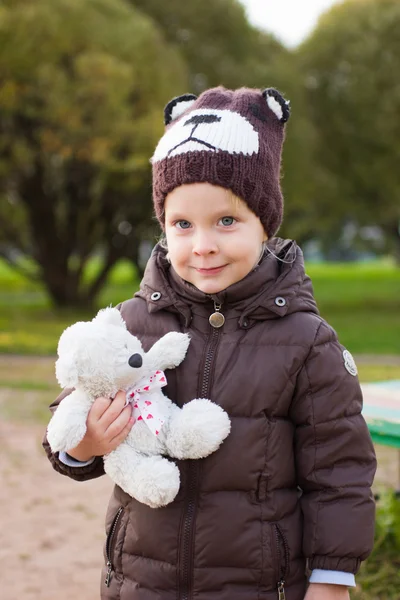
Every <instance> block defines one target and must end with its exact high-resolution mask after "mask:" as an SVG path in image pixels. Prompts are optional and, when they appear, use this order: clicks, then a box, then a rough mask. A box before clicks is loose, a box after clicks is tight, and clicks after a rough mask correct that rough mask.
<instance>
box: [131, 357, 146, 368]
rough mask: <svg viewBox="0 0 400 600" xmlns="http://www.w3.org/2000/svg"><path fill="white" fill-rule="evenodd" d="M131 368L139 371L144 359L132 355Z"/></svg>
mask: <svg viewBox="0 0 400 600" xmlns="http://www.w3.org/2000/svg"><path fill="white" fill-rule="evenodd" d="M128 363H129V366H130V367H133V368H135V369H138V368H139V367H141V366H142V364H143V359H142V357H141V356H140V354H132V356H131V357H130V358H129V360H128Z"/></svg>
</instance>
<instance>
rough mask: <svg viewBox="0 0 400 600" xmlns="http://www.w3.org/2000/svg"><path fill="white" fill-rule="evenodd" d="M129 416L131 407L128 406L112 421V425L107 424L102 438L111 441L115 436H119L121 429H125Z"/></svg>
mask: <svg viewBox="0 0 400 600" xmlns="http://www.w3.org/2000/svg"><path fill="white" fill-rule="evenodd" d="M131 415H132V407H131V405H130V404H128V406H127V407H126V408H124V410H123V411H122V412H120V414H119V415H118V416H117V417H116V418H115V419H114V421H113V422H112V423H110V424H109V426H108V427H107V429H106V430H105V432H104V436H105V437H106V438H107V440H112V439H113V438H114V437H115V436H116V435H119V433H120V432H121V431H122V430H123V428H124V427H126V425H127V424H128V422H129V419H130V418H131Z"/></svg>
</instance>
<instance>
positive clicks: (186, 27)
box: [130, 0, 315, 241]
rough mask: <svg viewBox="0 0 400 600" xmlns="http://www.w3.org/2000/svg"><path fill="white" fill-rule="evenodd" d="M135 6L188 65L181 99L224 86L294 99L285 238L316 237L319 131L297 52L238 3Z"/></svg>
mask: <svg viewBox="0 0 400 600" xmlns="http://www.w3.org/2000/svg"><path fill="white" fill-rule="evenodd" d="M130 2H131V3H132V4H133V5H134V6H135V7H137V8H139V9H140V10H142V11H143V12H145V13H146V14H147V15H148V16H150V17H151V18H152V19H153V20H154V21H155V23H156V24H157V26H159V28H160V29H161V30H162V31H163V33H164V36H165V38H166V39H167V40H168V42H169V44H171V45H174V47H176V48H177V49H179V52H180V53H181V54H182V56H183V57H184V59H185V61H186V64H187V68H188V72H189V77H188V79H189V87H188V88H187V89H177V90H176V94H175V95H179V94H182V93H185V92H192V93H195V94H199V93H201V92H202V91H203V90H204V89H206V88H208V87H213V86H218V85H224V86H225V87H228V88H233V89H234V88H237V87H241V86H248V87H255V88H259V89H264V88H266V87H276V88H278V89H279V90H280V91H281V92H282V93H283V94H284V95H285V96H286V97H287V98H289V99H290V100H291V104H292V108H293V118H292V119H291V120H290V122H289V123H288V126H287V140H286V143H285V146H284V155H283V179H282V187H283V191H284V196H285V219H284V224H283V227H282V231H281V233H282V235H290V236H292V237H294V236H295V237H297V238H298V239H299V240H300V241H302V240H305V239H307V238H308V237H310V235H311V232H312V229H313V225H314V219H313V215H312V198H313V196H315V184H314V181H315V177H314V176H315V168H314V165H313V163H312V153H313V146H314V140H315V132H314V131H313V128H312V125H311V124H310V120H309V118H308V115H307V103H306V95H305V92H306V89H305V86H304V80H303V79H302V77H301V74H300V70H299V68H298V64H297V57H296V56H295V55H294V53H293V52H291V51H290V50H288V49H287V48H285V47H284V46H283V45H282V44H281V43H280V42H279V41H278V40H276V39H275V38H274V37H273V35H271V34H269V33H266V32H263V31H260V30H259V29H257V28H255V27H253V26H252V25H251V24H250V23H249V22H248V20H247V18H246V15H245V11H244V8H243V5H242V4H241V3H240V2H238V1H237V0H192V1H191V2H182V1H181V0H171V1H170V2H168V3H165V2H159V0H130Z"/></svg>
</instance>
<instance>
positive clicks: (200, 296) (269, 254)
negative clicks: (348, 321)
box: [135, 238, 318, 326]
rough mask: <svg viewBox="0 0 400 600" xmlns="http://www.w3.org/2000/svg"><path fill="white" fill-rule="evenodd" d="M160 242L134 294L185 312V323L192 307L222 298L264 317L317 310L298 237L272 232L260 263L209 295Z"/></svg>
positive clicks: (153, 305)
mask: <svg viewBox="0 0 400 600" xmlns="http://www.w3.org/2000/svg"><path fill="white" fill-rule="evenodd" d="M166 254H167V251H166V250H165V249H164V248H162V247H161V246H160V245H159V244H158V245H157V246H156V247H155V248H154V250H153V252H152V255H151V257H150V260H149V262H148V265H147V267H146V271H145V274H144V277H143V280H142V283H141V287H140V290H139V292H137V293H136V294H135V295H136V296H138V297H141V298H143V299H144V300H145V301H146V302H147V306H148V310H149V312H150V313H153V312H158V311H159V310H162V309H163V310H169V311H171V312H175V313H180V314H181V315H182V317H183V318H184V321H185V324H186V326H187V325H188V324H189V323H190V319H191V315H192V307H193V305H194V304H196V305H206V304H207V305H208V308H205V310H208V312H209V309H210V306H212V302H217V303H219V304H221V305H222V306H223V307H224V308H223V310H225V311H226V310H227V309H228V308H233V309H235V310H237V311H238V312H240V314H241V320H244V319H245V318H247V317H249V318H251V319H254V320H264V319H271V318H276V317H277V316H278V317H283V316H285V315H286V314H290V313H293V312H299V311H309V312H315V313H318V309H317V307H316V303H315V300H314V297H313V291H312V285H311V281H310V279H309V278H308V277H307V275H306V274H305V271H304V260H303V253H302V251H301V249H300V247H299V246H298V245H297V244H296V242H294V241H293V240H283V239H281V238H273V239H272V240H270V241H269V242H268V244H267V247H266V250H265V253H264V255H263V257H262V258H261V260H260V262H259V263H258V264H257V266H256V267H255V268H254V269H253V270H252V271H251V272H250V273H249V274H248V275H247V276H246V277H245V278H244V279H242V280H241V281H238V282H237V283H234V284H233V285H231V286H229V287H228V288H227V289H226V290H223V291H222V292H219V293H218V294H215V295H212V296H210V295H208V294H205V293H203V292H201V291H200V290H198V289H197V288H196V287H194V286H193V285H192V284H190V283H188V282H186V281H184V280H183V279H181V278H180V277H179V276H178V275H177V273H176V272H175V271H174V269H173V268H172V267H171V264H170V263H169V261H168V260H167V258H166Z"/></svg>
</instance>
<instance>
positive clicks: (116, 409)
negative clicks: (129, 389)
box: [100, 391, 126, 429]
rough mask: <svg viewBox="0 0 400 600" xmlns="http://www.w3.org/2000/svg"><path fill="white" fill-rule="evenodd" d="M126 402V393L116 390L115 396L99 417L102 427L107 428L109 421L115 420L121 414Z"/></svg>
mask: <svg viewBox="0 0 400 600" xmlns="http://www.w3.org/2000/svg"><path fill="white" fill-rule="evenodd" d="M125 402H126V393H125V392H122V391H120V392H118V394H117V395H116V396H115V398H114V400H113V401H112V402H111V404H110V405H109V407H108V408H107V410H106V411H105V412H104V413H103V414H102V416H101V418H100V423H101V424H102V425H103V427H104V429H107V428H108V427H109V426H110V425H111V423H113V422H114V421H115V419H116V418H117V417H118V416H119V415H120V414H121V412H122V411H123V410H124V408H125Z"/></svg>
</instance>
